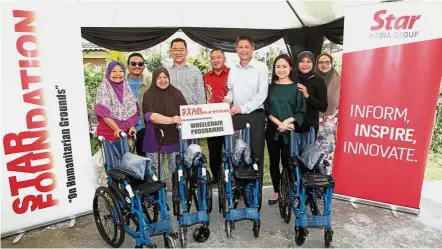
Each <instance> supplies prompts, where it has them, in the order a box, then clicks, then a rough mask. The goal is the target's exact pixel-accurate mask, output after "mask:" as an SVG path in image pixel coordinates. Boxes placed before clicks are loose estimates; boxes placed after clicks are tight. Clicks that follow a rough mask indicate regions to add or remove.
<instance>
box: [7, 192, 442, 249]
mask: <svg viewBox="0 0 442 249" xmlns="http://www.w3.org/2000/svg"><path fill="white" fill-rule="evenodd" d="M271 194H272V188H267V187H266V188H265V189H264V198H263V200H264V201H263V203H264V207H263V210H262V224H261V233H260V236H259V238H257V239H255V238H254V236H253V233H252V222H249V221H242V222H238V223H237V224H236V229H235V230H234V231H233V233H232V235H233V236H232V238H231V239H227V238H226V236H225V233H224V220H223V219H222V216H221V214H219V213H218V209H217V207H218V203H217V200H218V198H217V193H216V192H215V193H214V197H215V198H214V211H213V212H212V216H211V225H210V229H211V237H210V238H209V240H208V241H206V242H205V243H203V244H198V243H196V242H194V241H193V239H192V238H191V234H189V237H188V247H203V248H219V247H224V248H225V247H236V248H241V247H243V248H244V247H255V248H256V247H259V248H271V247H273V248H275V247H280V248H282V247H284V248H288V247H290V248H293V247H297V246H296V244H295V240H294V236H295V232H294V229H293V218H292V221H291V223H290V224H285V223H284V222H283V221H282V220H281V218H280V216H279V211H278V208H277V206H272V207H270V206H268V205H267V203H266V200H267V199H268V198H269V197H270V195H271ZM439 194H440V190H439ZM426 199H427V198H423V199H422V202H421V214H420V215H419V216H416V215H410V214H404V213H399V217H398V218H396V217H394V216H393V214H392V212H391V211H389V210H386V209H381V208H375V207H371V206H364V205H358V208H357V209H354V208H353V207H352V206H351V205H350V204H349V203H347V202H343V201H338V200H333V219H332V220H333V229H334V239H333V242H332V247H390V248H391V247H441V246H442V205H440V204H438V203H435V202H434V201H429V200H426ZM68 224H69V222H64V223H59V224H56V225H52V226H50V227H46V228H41V229H36V230H33V231H29V232H27V233H26V234H25V235H24V237H23V238H22V239H21V241H20V242H19V243H17V244H12V241H13V239H14V237H15V236H11V237H7V238H3V239H2V240H1V247H3V248H6V247H10V248H35V247H52V248H55V247H56V248H67V247H88V248H91V247H93V248H106V247H109V246H108V245H107V244H106V243H105V242H104V241H103V240H102V238H101V237H100V235H99V233H98V231H97V229H96V227H95V223H94V220H93V217H92V216H91V215H87V216H83V217H80V218H78V219H77V221H76V224H75V226H74V227H73V228H69V226H68ZM173 224H174V225H175V226H176V224H177V223H176V219H175V218H174V219H173ZM189 231H190V232H192V231H193V227H192V229H191V230H189ZM309 231H310V234H309V235H308V237H307V240H306V242H305V243H304V245H303V246H302V247H316V248H318V247H319V248H321V247H324V240H323V238H324V236H323V230H322V229H321V230H320V229H310V230H309ZM154 242H155V243H156V244H157V246H158V247H164V244H163V240H162V239H161V238H160V237H157V238H155V240H154ZM177 242H178V241H177ZM134 246H135V241H134V239H133V238H132V237H130V236H127V237H126V240H125V243H124V244H123V246H122V247H125V248H133V247H134Z"/></svg>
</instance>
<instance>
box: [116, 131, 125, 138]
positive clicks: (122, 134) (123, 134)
mask: <svg viewBox="0 0 442 249" xmlns="http://www.w3.org/2000/svg"><path fill="white" fill-rule="evenodd" d="M118 134H120V137H126V136H127V134H126V132H124V131H120V133H118Z"/></svg>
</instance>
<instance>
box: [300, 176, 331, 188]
mask: <svg viewBox="0 0 442 249" xmlns="http://www.w3.org/2000/svg"><path fill="white" fill-rule="evenodd" d="M301 182H302V184H304V186H305V187H306V188H311V189H317V188H327V187H334V181H333V178H332V177H331V176H326V175H324V174H320V173H307V174H304V175H302V176H301Z"/></svg>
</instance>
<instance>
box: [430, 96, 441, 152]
mask: <svg viewBox="0 0 442 249" xmlns="http://www.w3.org/2000/svg"><path fill="white" fill-rule="evenodd" d="M439 99H440V101H439V102H442V95H441V96H440V98H439ZM430 150H431V151H432V152H434V153H436V154H437V153H439V154H440V153H442V103H440V104H439V106H438V108H437V117H436V122H435V124H434V130H433V138H432V140H431V146H430Z"/></svg>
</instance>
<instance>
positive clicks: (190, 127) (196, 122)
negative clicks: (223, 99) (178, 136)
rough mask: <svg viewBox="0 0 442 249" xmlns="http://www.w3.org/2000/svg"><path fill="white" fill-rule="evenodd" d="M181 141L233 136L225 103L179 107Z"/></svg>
mask: <svg viewBox="0 0 442 249" xmlns="http://www.w3.org/2000/svg"><path fill="white" fill-rule="evenodd" d="M180 114H181V118H182V120H183V124H182V126H181V132H182V137H183V139H197V138H204V137H216V136H227V135H232V134H233V132H234V131H233V123H232V116H231V114H230V107H229V104H227V103H215V104H203V105H186V106H180Z"/></svg>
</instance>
